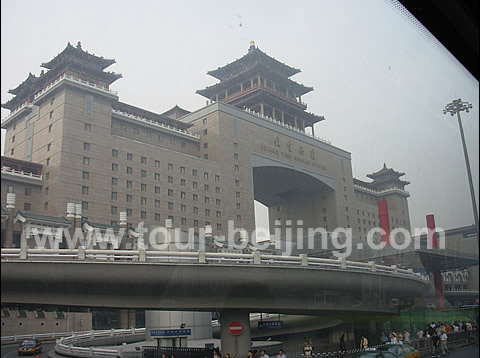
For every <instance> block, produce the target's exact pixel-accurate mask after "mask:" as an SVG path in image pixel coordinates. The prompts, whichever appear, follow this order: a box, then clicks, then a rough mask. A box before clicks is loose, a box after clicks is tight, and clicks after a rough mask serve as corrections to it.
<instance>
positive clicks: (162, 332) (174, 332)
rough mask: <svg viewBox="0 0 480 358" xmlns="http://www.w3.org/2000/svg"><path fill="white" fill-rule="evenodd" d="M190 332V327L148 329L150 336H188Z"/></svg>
mask: <svg viewBox="0 0 480 358" xmlns="http://www.w3.org/2000/svg"><path fill="white" fill-rule="evenodd" d="M191 334H192V330H191V329H190V328H181V329H151V330H150V336H152V337H174V336H190V335H191Z"/></svg>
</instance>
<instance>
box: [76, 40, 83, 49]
mask: <svg viewBox="0 0 480 358" xmlns="http://www.w3.org/2000/svg"><path fill="white" fill-rule="evenodd" d="M77 48H78V49H79V50H81V49H82V43H81V42H80V41H78V42H77Z"/></svg>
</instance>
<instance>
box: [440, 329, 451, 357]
mask: <svg viewBox="0 0 480 358" xmlns="http://www.w3.org/2000/svg"><path fill="white" fill-rule="evenodd" d="M440 344H441V346H442V355H443V356H445V353H450V352H449V351H448V336H447V333H442V336H441V337H440Z"/></svg>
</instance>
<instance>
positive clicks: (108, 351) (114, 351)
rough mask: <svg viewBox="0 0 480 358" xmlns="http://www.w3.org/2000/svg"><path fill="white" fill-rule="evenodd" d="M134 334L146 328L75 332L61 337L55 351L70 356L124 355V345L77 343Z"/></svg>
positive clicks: (143, 332) (141, 332) (140, 332)
mask: <svg viewBox="0 0 480 358" xmlns="http://www.w3.org/2000/svg"><path fill="white" fill-rule="evenodd" d="M134 334H145V328H132V329H112V330H102V331H90V332H85V333H83V332H82V333H74V334H73V335H70V336H68V337H65V338H61V339H59V340H58V341H57V343H56V345H55V352H56V353H58V354H62V355H67V356H70V357H123V348H124V347H123V346H120V347H118V348H100V347H78V346H75V343H78V342H82V341H88V340H91V339H95V338H100V337H125V336H130V335H134Z"/></svg>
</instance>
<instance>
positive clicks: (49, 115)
mask: <svg viewBox="0 0 480 358" xmlns="http://www.w3.org/2000/svg"><path fill="white" fill-rule="evenodd" d="M48 118H50V119H52V118H53V111H50V113H49V114H48Z"/></svg>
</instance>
